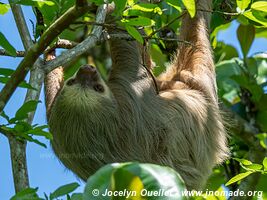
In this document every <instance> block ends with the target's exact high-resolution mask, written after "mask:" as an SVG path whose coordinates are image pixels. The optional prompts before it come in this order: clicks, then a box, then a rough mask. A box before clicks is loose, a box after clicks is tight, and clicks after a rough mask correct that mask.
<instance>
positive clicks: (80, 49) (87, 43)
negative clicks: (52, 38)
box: [44, 4, 107, 73]
mask: <svg viewBox="0 0 267 200" xmlns="http://www.w3.org/2000/svg"><path fill="white" fill-rule="evenodd" d="M106 13H107V5H106V4H104V5H102V6H100V7H99V8H98V10H97V15H96V22H97V23H104V21H105V18H106ZM102 30H103V28H102V26H94V27H93V31H92V33H91V34H90V36H89V37H87V38H86V39H85V40H84V41H83V42H81V43H79V44H78V45H76V46H75V47H74V48H72V49H70V50H68V51H66V52H64V53H62V54H61V55H60V56H58V57H57V58H56V59H54V60H51V61H49V62H48V63H47V64H46V65H45V68H44V70H45V72H46V73H48V72H50V71H52V70H53V69H55V68H57V67H58V66H65V65H66V64H67V63H69V62H71V61H72V60H73V59H75V58H76V57H77V56H80V55H82V54H83V53H85V52H86V51H88V50H89V49H90V48H92V47H93V46H95V45H96V43H97V42H98V41H99V40H100V39H101V34H102Z"/></svg>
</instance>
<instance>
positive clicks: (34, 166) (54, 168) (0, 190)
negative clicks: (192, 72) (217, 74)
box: [0, 1, 267, 200]
mask: <svg viewBox="0 0 267 200" xmlns="http://www.w3.org/2000/svg"><path fill="white" fill-rule="evenodd" d="M3 3H6V1H3ZM24 13H25V16H26V19H27V24H28V27H29V28H30V30H32V24H31V23H30V20H29V19H31V20H33V21H34V19H35V18H34V16H33V14H32V11H31V8H29V7H27V8H24ZM237 26H238V24H237V23H233V24H232V26H231V27H230V28H229V29H228V30H226V31H223V32H220V33H219V35H218V40H223V41H224V42H226V43H228V44H231V45H233V46H234V47H236V48H237V49H238V52H239V54H240V55H241V49H240V46H239V44H238V40H237V37H236V29H237ZM0 31H1V32H2V33H4V35H5V36H6V37H7V38H8V40H9V41H10V43H11V44H12V45H13V46H14V47H15V48H16V49H17V50H23V46H22V43H21V41H20V39H19V38H20V37H19V34H18V31H17V29H16V26H15V23H14V19H13V16H12V13H11V12H10V11H9V12H8V13H7V14H5V15H4V16H0ZM262 51H267V40H266V39H263V38H258V39H256V40H255V41H254V43H253V45H252V48H251V50H250V53H249V54H250V55H251V54H254V53H256V52H262ZM20 60H21V59H17V58H11V57H3V56H2V57H0V67H1V68H2V67H6V68H14V69H15V68H16V66H17V65H18V63H19V62H20ZM0 88H2V85H0ZM24 97H25V90H24V89H17V90H16V92H15V94H14V95H13V96H12V98H11V100H10V101H9V103H8V105H7V106H6V108H5V112H6V113H7V114H8V115H9V116H14V114H15V112H16V110H17V109H18V108H19V107H20V106H21V105H22V104H23V100H24ZM41 101H42V103H41V104H39V106H38V108H37V112H36V116H35V118H34V123H38V124H46V117H45V107H44V103H43V102H44V95H43V91H42V94H41ZM2 122H3V120H0V123H2ZM41 141H42V142H44V143H45V144H46V145H47V147H48V148H47V149H45V148H43V147H41V146H39V145H36V144H33V143H28V146H27V163H28V171H29V179H30V185H31V187H39V194H40V195H41V196H43V193H44V192H46V193H48V194H49V193H50V192H52V191H54V190H55V189H56V188H57V187H59V186H61V185H63V184H67V183H71V182H79V180H78V179H77V178H76V177H75V175H73V174H72V173H71V172H70V171H68V170H66V168H65V167H64V166H63V165H61V164H60V162H59V161H58V160H57V158H55V156H54V154H53V152H52V150H51V147H50V144H49V142H48V141H47V140H45V139H42V138H41ZM0 163H1V164H0V183H1V184H0V199H1V200H2V199H3V200H6V199H9V198H10V197H11V196H12V195H13V194H14V186H13V178H12V170H11V160H10V151H9V145H8V141H7V139H6V138H5V137H4V136H3V135H1V134H0ZM80 183H81V184H82V185H83V183H82V182H80ZM82 190H83V187H82V186H81V187H80V188H79V191H82Z"/></svg>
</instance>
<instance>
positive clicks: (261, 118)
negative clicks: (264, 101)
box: [256, 110, 267, 132]
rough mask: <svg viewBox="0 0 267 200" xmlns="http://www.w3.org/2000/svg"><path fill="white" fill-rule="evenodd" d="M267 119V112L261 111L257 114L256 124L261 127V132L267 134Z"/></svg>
mask: <svg viewBox="0 0 267 200" xmlns="http://www.w3.org/2000/svg"><path fill="white" fill-rule="evenodd" d="M266 119H267V110H260V111H258V112H257V115H256V122H257V124H258V125H259V126H260V128H261V130H262V131H265V132H267V123H266Z"/></svg>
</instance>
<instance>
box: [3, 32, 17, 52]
mask: <svg viewBox="0 0 267 200" xmlns="http://www.w3.org/2000/svg"><path fill="white" fill-rule="evenodd" d="M0 46H1V47H3V48H4V49H5V50H6V51H7V53H8V54H10V55H11V56H14V57H16V55H17V53H16V49H15V48H14V47H13V46H12V45H11V44H10V43H9V42H8V40H7V39H6V37H5V36H4V34H3V33H1V32H0Z"/></svg>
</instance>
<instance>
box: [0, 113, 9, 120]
mask: <svg viewBox="0 0 267 200" xmlns="http://www.w3.org/2000/svg"><path fill="white" fill-rule="evenodd" d="M0 116H1V117H3V118H4V119H5V120H7V121H8V122H9V116H8V115H7V114H6V113H5V112H4V111H2V112H1V114H0Z"/></svg>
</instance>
